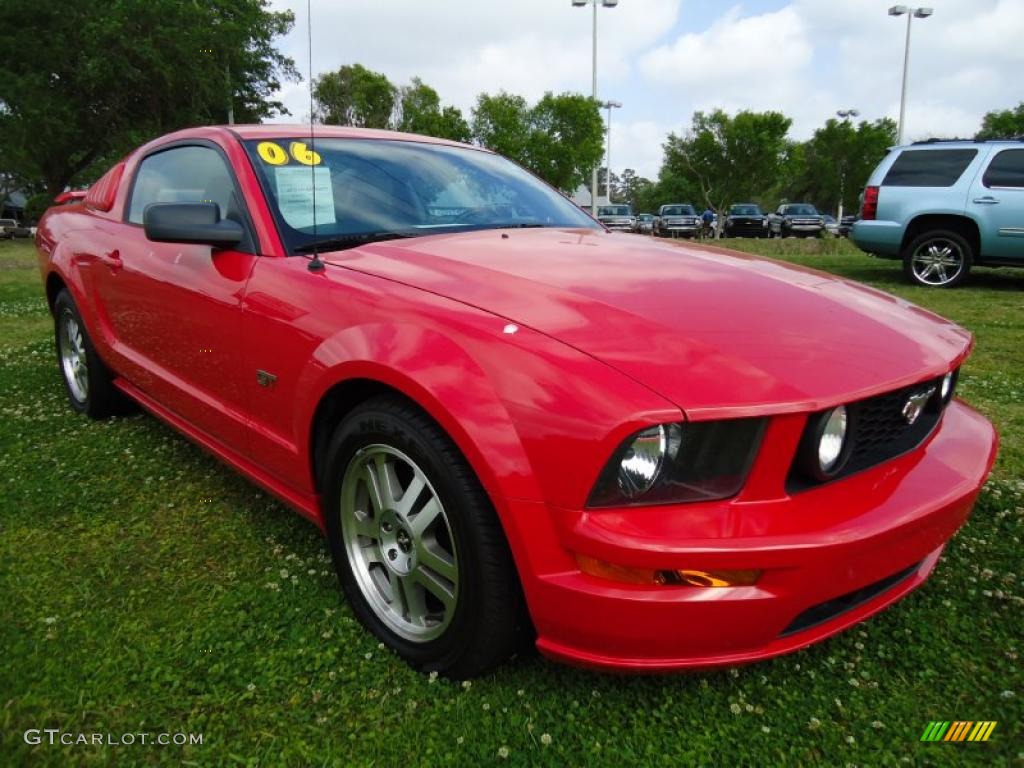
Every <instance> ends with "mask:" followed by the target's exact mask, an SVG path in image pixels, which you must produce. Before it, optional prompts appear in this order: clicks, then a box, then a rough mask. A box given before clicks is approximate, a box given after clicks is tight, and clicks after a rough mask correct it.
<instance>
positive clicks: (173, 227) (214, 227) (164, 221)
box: [142, 203, 245, 248]
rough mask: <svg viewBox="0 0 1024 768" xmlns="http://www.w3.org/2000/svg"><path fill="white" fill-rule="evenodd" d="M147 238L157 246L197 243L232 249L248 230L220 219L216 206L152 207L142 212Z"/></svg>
mask: <svg viewBox="0 0 1024 768" xmlns="http://www.w3.org/2000/svg"><path fill="white" fill-rule="evenodd" d="M142 228H143V229H144V230H145V232H146V237H147V238H149V239H150V240H153V241H155V242H158V243H195V244H198V245H212V246H213V247H215V248H229V247H231V246H233V245H238V244H239V243H240V242H241V241H242V238H243V237H244V236H245V230H243V229H242V225H241V224H239V223H238V222H237V221H231V220H230V219H221V218H220V206H218V205H217V204H216V203H151V204H150V205H147V206H146V209H145V210H144V211H143V212H142Z"/></svg>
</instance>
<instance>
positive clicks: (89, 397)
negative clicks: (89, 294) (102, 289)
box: [53, 289, 131, 419]
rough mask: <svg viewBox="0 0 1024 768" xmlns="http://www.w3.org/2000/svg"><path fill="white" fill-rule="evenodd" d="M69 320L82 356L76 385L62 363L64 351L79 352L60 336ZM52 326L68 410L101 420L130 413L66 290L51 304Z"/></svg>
mask: <svg viewBox="0 0 1024 768" xmlns="http://www.w3.org/2000/svg"><path fill="white" fill-rule="evenodd" d="M69 320H70V321H73V323H74V325H75V326H76V327H77V329H78V334H80V336H79V340H78V343H79V344H80V349H81V353H80V354H78V355H77V357H78V358H79V359H81V357H82V356H83V355H84V361H85V367H86V371H85V373H84V376H83V377H82V379H81V381H80V382H79V383H78V384H77V386H76V383H75V382H74V381H73V377H72V374H71V373H70V369H69V367H68V366H66V365H65V364H64V351H65V348H67V349H69V350H72V349H75V350H77V349H79V347H76V346H75V345H74V344H73V343H71V342H70V340H69V337H68V336H66V335H65V334H63V333H62V325H63V324H64V323H66V322H68V321H69ZM53 326H54V343H55V345H56V351H57V367H58V370H59V371H60V373H61V380H62V381H63V382H64V390H65V391H66V392H67V396H68V402H69V403H70V404H71V407H72V408H73V409H74V410H76V411H78V412H79V413H84V414H86V415H87V416H89V417H90V418H93V419H104V418H107V417H108V416H114V415H116V414H120V413H125V412H126V411H128V410H130V409H131V406H130V404H129V402H128V399H127V398H126V397H125V396H124V395H123V394H122V393H121V392H120V390H118V389H117V387H115V386H114V376H113V374H112V373H111V371H110V369H109V368H107V366H106V364H105V363H104V362H103V361H102V360H101V359H100V356H99V354H97V352H96V348H95V347H94V346H93V343H92V339H91V338H89V332H88V331H87V330H86V328H85V323H83V322H82V316H81V314H80V313H79V311H78V307H77V306H75V302H74V299H72V298H71V295H70V294H69V293H68V292H67V290H66V289H62V290H61V292H60V293H58V294H57V299H56V301H54V303H53ZM69 365H70V363H69ZM83 383H84V387H83V386H82V384H83Z"/></svg>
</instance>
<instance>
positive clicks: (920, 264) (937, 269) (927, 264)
mask: <svg viewBox="0 0 1024 768" xmlns="http://www.w3.org/2000/svg"><path fill="white" fill-rule="evenodd" d="M902 256H903V275H904V277H906V278H907V280H909V281H910V282H911V283H914V284H915V285H920V286H924V287H926V288H955V287H956V286H958V285H960V284H961V283H963V281H964V280H966V279H967V275H968V274H970V271H971V267H972V266H973V265H974V250H973V249H972V248H971V244H970V243H968V242H967V239H966V238H964V237H963V235H961V234H959V233H958V232H953V231H952V230H948V229H935V230H931V231H929V232H924V233H922V234H920V235H918V236H917V237H915V238H914V239H913V240H912V241H911V242H910V243H909V244H908V245H907V247H906V248H904V249H903V253H902Z"/></svg>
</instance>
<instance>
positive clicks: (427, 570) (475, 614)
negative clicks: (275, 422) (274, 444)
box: [324, 396, 526, 679]
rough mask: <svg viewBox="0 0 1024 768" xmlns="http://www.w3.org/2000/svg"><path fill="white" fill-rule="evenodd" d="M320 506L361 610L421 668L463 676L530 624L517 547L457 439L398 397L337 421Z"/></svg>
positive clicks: (485, 664) (341, 573)
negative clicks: (515, 554) (516, 558)
mask: <svg viewBox="0 0 1024 768" xmlns="http://www.w3.org/2000/svg"><path fill="white" fill-rule="evenodd" d="M325 466H326V472H327V473H328V474H327V476H326V477H325V492H324V513H325V522H326V527H327V535H328V541H329V544H330V548H331V553H332V555H333V556H334V564H335V569H336V570H337V572H338V577H339V579H340V581H341V585H342V588H343V589H344V591H345V594H346V596H347V597H348V599H349V602H350V603H351V605H352V609H353V611H354V613H355V614H356V616H357V618H359V620H360V621H361V622H362V623H363V624H364V625H365V626H366V627H367V628H368V629H369V630H370V631H371V632H373V634H375V635H376V636H377V637H378V638H380V639H381V640H382V641H383V642H384V643H385V644H386V645H388V646H389V647H390V648H392V649H393V650H394V651H395V652H397V653H398V654H399V655H400V656H402V657H403V658H404V659H405V660H406V661H407V662H408V663H409V664H411V665H412V666H413V667H415V668H417V669H420V670H423V671H427V672H431V671H436V672H439V673H441V674H443V675H446V676H448V677H452V678H456V679H462V678H467V677H472V676H475V675H478V674H480V673H481V672H483V671H485V670H487V669H488V668H490V667H492V666H494V665H495V664H498V663H499V662H501V661H503V660H504V659H506V658H507V657H508V656H509V655H511V654H512V652H513V651H514V650H515V649H516V647H517V645H518V643H519V640H520V638H521V636H522V630H523V628H524V627H525V626H526V622H525V620H524V615H525V613H524V609H523V600H522V595H521V590H520V587H519V582H518V579H517V576H516V571H515V566H514V564H513V561H512V556H511V552H510V551H509V548H508V544H507V542H506V540H505V537H504V532H503V531H502V528H501V525H500V523H499V521H498V519H497V516H496V514H495V512H494V509H493V507H492V506H491V504H490V501H489V499H488V498H487V495H486V494H485V493H484V491H483V489H482V488H481V486H480V483H479V481H478V480H477V478H476V476H475V475H474V474H473V471H472V469H471V468H470V467H469V465H468V464H467V463H466V460H465V459H464V458H463V457H462V455H461V453H460V452H459V451H458V449H457V448H456V446H455V445H454V444H453V443H452V442H451V439H450V438H449V437H448V436H447V435H446V434H445V433H444V432H443V431H442V430H441V429H440V428H439V427H438V426H437V425H436V424H435V423H434V422H433V421H432V420H431V419H429V418H428V417H427V416H426V415H425V414H423V413H422V412H421V411H419V410H418V409H417V408H415V407H414V406H413V405H411V404H409V403H407V402H406V401H404V400H402V399H399V398H397V397H387V396H385V397H378V398H374V399H372V400H370V401H368V402H366V403H364V404H363V405H361V406H359V407H358V408H356V409H355V410H354V411H353V412H352V413H351V414H349V415H348V416H347V417H346V418H345V419H344V420H343V421H342V423H341V424H340V425H339V426H338V428H337V430H336V431H335V433H334V436H333V437H332V439H331V442H330V446H329V448H328V454H327V461H326V464H325Z"/></svg>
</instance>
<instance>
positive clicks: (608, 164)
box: [601, 101, 622, 203]
mask: <svg viewBox="0 0 1024 768" xmlns="http://www.w3.org/2000/svg"><path fill="white" fill-rule="evenodd" d="M601 106H602V107H604V108H605V109H607V110H608V148H607V150H605V156H604V187H605V191H606V192H607V195H606V197H607V198H608V202H609V203H610V202H611V201H612V109H619V108H620V107H621V106H622V102H621V101H603V102H601Z"/></svg>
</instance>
